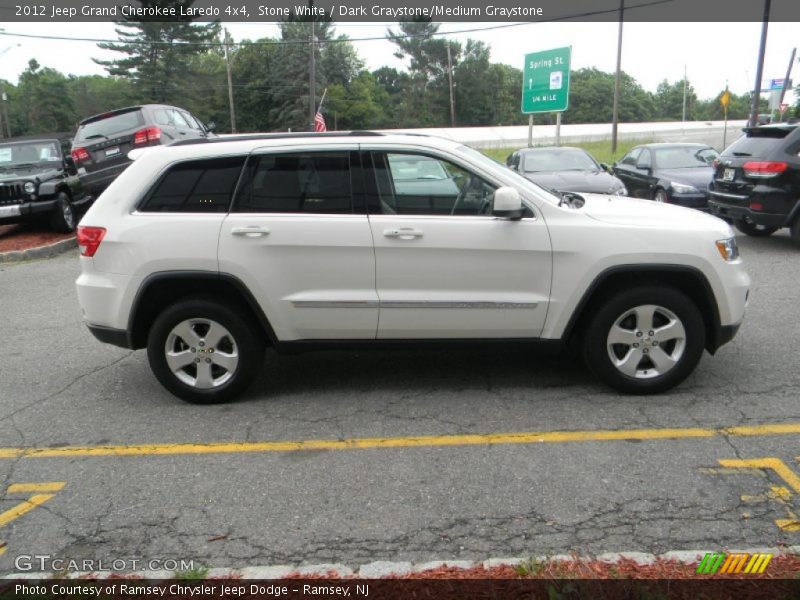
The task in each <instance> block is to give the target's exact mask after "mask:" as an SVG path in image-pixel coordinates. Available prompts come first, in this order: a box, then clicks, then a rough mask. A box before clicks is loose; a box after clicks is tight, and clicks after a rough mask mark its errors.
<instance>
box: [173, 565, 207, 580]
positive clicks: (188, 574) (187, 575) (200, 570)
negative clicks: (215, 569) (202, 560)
mask: <svg viewBox="0 0 800 600" xmlns="http://www.w3.org/2000/svg"><path fill="white" fill-rule="evenodd" d="M208 571H209V569H208V567H196V568H194V569H189V570H188V571H176V572H175V579H181V580H184V581H187V580H188V581H195V580H198V579H205V577H206V575H208Z"/></svg>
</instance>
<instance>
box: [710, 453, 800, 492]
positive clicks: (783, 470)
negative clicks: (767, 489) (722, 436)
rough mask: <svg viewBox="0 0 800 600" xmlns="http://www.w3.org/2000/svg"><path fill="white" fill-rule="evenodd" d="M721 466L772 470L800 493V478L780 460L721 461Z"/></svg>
mask: <svg viewBox="0 0 800 600" xmlns="http://www.w3.org/2000/svg"><path fill="white" fill-rule="evenodd" d="M719 464H721V465H722V466H723V467H729V468H738V469H772V470H773V471H775V473H777V474H778V476H779V477H780V478H781V479H783V480H784V481H785V482H786V483H788V484H789V486H790V487H791V488H792V489H793V490H794V491H795V492H798V493H800V477H798V476H797V474H796V473H795V472H794V471H792V470H791V469H790V468H789V467H788V466H786V463H784V462H783V461H782V460H781V459H780V458H774V457H769V458H751V459H747V460H739V459H735V458H731V459H720V461H719Z"/></svg>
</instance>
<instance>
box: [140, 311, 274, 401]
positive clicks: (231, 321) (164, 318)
mask: <svg viewBox="0 0 800 600" xmlns="http://www.w3.org/2000/svg"><path fill="white" fill-rule="evenodd" d="M254 330H255V327H254V326H253V324H251V323H250V322H249V321H247V320H246V319H244V318H242V317H241V316H239V314H237V313H236V312H234V311H233V310H231V309H230V308H228V307H227V306H225V305H223V304H222V303H221V302H218V301H216V300H213V299H206V298H190V299H187V300H183V301H180V302H178V303H176V304H173V305H172V306H170V307H169V308H167V309H166V310H164V312H162V313H161V314H160V315H159V316H158V317H157V318H156V320H155V322H154V323H153V326H152V328H151V330H150V335H149V336H148V339H147V358H148V360H149V362H150V368H151V369H152V370H153V373H154V374H155V376H156V378H157V379H158V380H159V382H161V384H162V385H163V386H164V387H165V388H167V389H168V390H169V391H170V392H172V393H173V394H175V395H176V396H178V397H179V398H181V399H183V400H185V401H187V402H191V403H193V404H212V403H217V402H226V401H228V400H232V399H233V398H235V397H236V396H237V395H239V394H241V393H242V392H243V391H244V390H245V389H246V388H247V387H248V386H249V385H250V383H251V382H252V380H253V378H254V377H255V375H256V373H257V372H258V369H259V368H260V367H261V364H262V362H263V359H264V344H263V343H262V341H261V340H260V339H259V338H258V336H257V335H256V334H254Z"/></svg>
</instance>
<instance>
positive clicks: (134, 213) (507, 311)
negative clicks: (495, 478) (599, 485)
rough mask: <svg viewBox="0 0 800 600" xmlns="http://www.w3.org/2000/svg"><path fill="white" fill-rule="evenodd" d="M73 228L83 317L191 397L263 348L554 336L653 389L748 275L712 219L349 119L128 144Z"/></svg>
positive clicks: (721, 325) (735, 312)
mask: <svg viewBox="0 0 800 600" xmlns="http://www.w3.org/2000/svg"><path fill="white" fill-rule="evenodd" d="M78 242H79V245H80V248H81V258H80V261H81V268H82V274H81V275H80V277H79V278H78V280H77V288H78V297H79V300H80V304H81V307H82V308H83V314H84V318H85V320H86V322H87V324H88V326H89V329H90V330H91V331H92V333H93V334H94V335H95V336H96V337H97V338H98V339H99V340H101V341H103V342H108V343H112V344H116V345H119V346H124V347H126V348H145V347H146V348H147V353H148V358H149V361H150V365H151V367H152V369H153V372H154V373H155V375H156V377H157V378H158V379H159V381H160V382H161V383H162V384H163V385H164V386H165V387H166V388H167V389H168V390H170V391H171V392H172V393H174V394H175V395H177V396H179V397H181V398H183V399H184V400H188V401H190V402H197V403H207V402H217V401H223V400H228V399H231V398H233V397H234V396H236V395H237V394H239V393H241V392H242V391H243V390H244V389H245V388H246V387H247V386H248V384H249V383H250V382H251V381H252V379H253V377H254V375H255V374H256V372H257V371H258V369H259V368H260V367H261V365H262V362H263V355H264V349H265V347H267V346H272V347H273V348H275V349H276V350H277V351H296V350H298V349H312V348H314V349H317V348H330V347H337V348H339V347H342V346H343V343H347V344H350V345H361V346H362V347H363V346H370V347H378V346H385V345H388V344H393V343H394V344H397V343H407V342H409V341H412V340H413V341H419V342H430V341H447V342H461V343H464V342H471V343H475V342H480V343H481V344H486V343H488V342H490V341H528V342H531V343H538V344H540V345H545V346H548V347H550V348H552V349H554V350H559V349H563V348H565V347H566V346H568V345H569V346H570V347H574V348H576V349H579V350H580V351H581V352H582V354H583V357H584V359H585V361H586V363H587V365H588V366H589V368H590V369H591V370H592V371H593V372H594V373H595V374H596V375H597V376H598V377H599V378H600V379H602V380H603V381H605V382H606V383H607V384H608V385H610V386H612V387H613V388H616V389H617V390H620V391H623V392H629V393H654V392H661V391H664V390H667V389H669V388H671V387H673V386H675V385H677V384H678V383H680V382H681V381H683V380H684V379H685V378H686V377H687V376H688V375H689V374H690V373H691V372H692V370H693V369H694V368H695V366H696V365H697V363H698V361H699V360H700V356H701V354H702V352H703V349H704V348H705V349H706V350H708V351H709V352H710V353H712V354H713V353H714V352H715V351H716V350H717V348H718V347H719V346H720V345H722V344H724V343H726V342H728V341H730V340H731V339H732V338H733V336H734V335H735V333H736V331H737V329H738V327H739V325H740V323H741V321H742V318H743V316H744V311H745V305H746V303H747V296H748V287H749V284H750V279H749V277H748V275H747V273H746V272H745V270H744V268H743V266H742V261H741V259H740V258H739V256H738V251H737V247H736V242H735V239H734V237H733V233H732V231H731V229H730V227H729V226H728V225H727V224H726V223H725V222H723V221H721V220H720V219H717V218H715V217H712V216H709V215H706V214H702V213H699V212H697V211H693V210H689V209H684V208H680V207H676V206H670V205H663V204H654V203H652V202H648V201H644V200H633V199H630V198H622V197H619V196H602V195H594V194H585V195H583V196H577V195H574V194H565V195H560V196H556V195H553V194H552V193H550V192H548V191H546V190H544V189H542V188H540V187H538V186H537V185H536V184H534V183H531V182H530V181H528V180H527V179H524V178H523V177H521V176H519V175H518V174H516V173H514V172H513V171H511V170H509V169H507V168H506V167H504V166H502V165H500V164H499V163H496V162H494V161H492V160H490V159H489V158H486V157H485V156H484V155H482V154H480V153H479V152H477V151H475V150H473V149H471V148H468V147H466V146H462V145H459V144H458V143H455V142H451V141H447V140H442V139H437V138H431V137H423V136H411V135H381V134H376V133H370V132H353V133H337V134H275V135H258V136H238V137H232V138H223V139H217V140H208V141H203V142H195V143H184V142H180V143H178V144H175V145H172V146H167V147H157V148H153V149H149V150H146V151H140V155H139V156H138V157H136V160H134V162H133V164H132V165H131V166H130V167H128V169H127V170H126V171H125V172H124V173H122V175H120V177H119V178H118V179H117V180H116V181H114V183H112V184H111V186H110V187H109V188H108V189H107V190H106V191H105V192H104V193H103V194H102V196H100V198H98V200H97V201H96V202H95V203H94V205H93V206H92V208H91V209H90V210H89V211H88V213H87V214H86V216H85V217H84V219H83V220H82V225H81V227H80V228H79V232H78Z"/></svg>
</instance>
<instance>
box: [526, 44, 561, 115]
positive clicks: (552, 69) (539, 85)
mask: <svg viewBox="0 0 800 600" xmlns="http://www.w3.org/2000/svg"><path fill="white" fill-rule="evenodd" d="M571 54H572V46H567V47H565V48H553V49H552V50H545V51H543V52H533V53H531V54H526V55H525V68H524V69H523V70H522V74H523V76H522V112H523V113H524V114H531V113H542V112H561V111H564V110H567V106H569V59H570V55H571Z"/></svg>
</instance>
